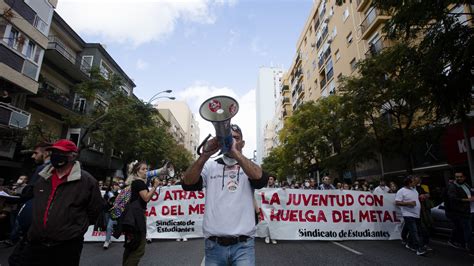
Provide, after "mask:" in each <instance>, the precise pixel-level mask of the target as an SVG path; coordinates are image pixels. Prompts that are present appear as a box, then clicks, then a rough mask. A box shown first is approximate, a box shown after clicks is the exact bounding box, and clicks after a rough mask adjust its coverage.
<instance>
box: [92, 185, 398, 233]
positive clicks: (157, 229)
mask: <svg viewBox="0 0 474 266" xmlns="http://www.w3.org/2000/svg"><path fill="white" fill-rule="evenodd" d="M255 198H256V201H257V205H258V207H259V208H260V210H261V215H260V217H259V220H260V222H259V224H258V226H257V236H258V237H265V236H270V237H271V238H272V239H281V240H391V239H400V231H401V215H400V213H397V211H398V210H397V207H396V206H395V194H381V195H374V194H372V193H369V192H359V191H345V190H326V191H321V190H300V189H269V188H264V189H261V190H257V191H255ZM204 200H205V199H204V192H203V191H196V192H193V191H184V190H182V189H181V186H172V187H162V188H160V189H159V190H157V192H156V193H155V195H154V196H153V198H152V199H151V201H150V202H149V203H148V205H147V212H146V216H147V237H149V238H157V239H158V238H161V239H173V238H184V237H186V238H198V237H203V233H202V221H203V216H204ZM84 238H85V241H104V239H105V232H97V231H93V226H90V227H89V230H88V231H87V233H86V234H85V236H84ZM112 239H113V240H114V241H123V237H121V238H120V239H119V240H116V239H114V238H113V237H112Z"/></svg>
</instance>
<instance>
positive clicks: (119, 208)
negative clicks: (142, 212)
mask: <svg viewBox="0 0 474 266" xmlns="http://www.w3.org/2000/svg"><path fill="white" fill-rule="evenodd" d="M131 197H132V186H127V187H125V188H124V189H122V191H120V193H119V194H118V195H117V197H116V198H115V201H114V205H113V206H112V208H110V218H112V220H118V219H119V218H120V216H122V213H123V211H124V210H125V206H127V204H128V203H129V202H130V198H131Z"/></svg>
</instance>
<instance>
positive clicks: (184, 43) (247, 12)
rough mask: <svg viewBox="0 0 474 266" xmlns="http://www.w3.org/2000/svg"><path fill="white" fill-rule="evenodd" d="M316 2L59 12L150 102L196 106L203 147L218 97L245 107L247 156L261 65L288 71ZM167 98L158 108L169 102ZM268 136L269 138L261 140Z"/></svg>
mask: <svg viewBox="0 0 474 266" xmlns="http://www.w3.org/2000/svg"><path fill="white" fill-rule="evenodd" d="M312 5H313V1H312V0H293V1H291V0H285V1H282V0H244V1H242V0H59V1H58V6H57V9H56V11H57V12H58V13H59V15H60V16H61V17H62V18H63V19H64V20H65V21H66V22H67V23H68V24H69V25H70V26H71V27H72V28H73V29H74V30H75V31H76V32H77V33H78V34H79V35H80V36H81V37H82V38H83V39H84V40H85V41H86V42H93V43H95V42H99V43H102V44H104V45H105V46H106V49H107V51H108V53H109V54H110V55H111V56H112V57H113V58H114V60H115V61H116V62H117V63H118V64H119V65H120V67H121V68H122V69H123V70H124V71H125V72H126V73H127V75H128V76H129V77H130V78H132V79H133V80H134V82H135V84H136V85H137V87H136V88H135V90H134V93H135V95H136V96H137V97H138V98H140V99H142V100H144V101H148V100H149V99H150V97H151V96H153V95H154V94H155V93H157V92H159V91H162V90H168V89H171V90H173V93H171V94H170V96H174V97H176V98H177V100H183V101H186V102H187V103H188V105H189V106H190V108H191V110H192V111H193V112H194V113H195V116H196V118H197V120H198V121H199V126H200V129H201V140H202V139H203V138H204V137H206V136H207V134H208V133H212V134H213V135H214V134H215V133H214V128H213V126H212V124H211V123H210V122H207V121H204V120H203V119H202V118H201V117H200V115H199V112H198V108H199V106H200V105H201V103H202V102H203V101H204V100H205V99H207V98H209V97H212V96H216V95H228V96H231V97H234V98H235V99H236V100H237V101H238V102H239V105H240V111H239V113H238V114H237V115H236V116H235V118H233V119H232V123H237V124H239V126H241V128H242V130H243V134H244V139H245V141H246V147H245V148H244V154H245V155H246V156H247V157H249V158H251V157H252V156H253V150H255V149H256V136H255V135H256V133H255V131H256V125H255V121H256V119H255V87H256V84H257V75H258V69H259V67H261V66H267V67H268V66H280V67H283V68H284V69H287V68H288V66H290V65H291V60H292V59H293V57H294V55H295V53H296V43H297V41H298V37H299V35H300V33H301V31H302V29H303V26H304V23H305V21H306V19H307V16H308V14H309V12H310V10H311V7H312ZM162 100H164V99H159V100H158V101H156V102H155V103H158V105H159V101H162ZM259 137H263V136H259Z"/></svg>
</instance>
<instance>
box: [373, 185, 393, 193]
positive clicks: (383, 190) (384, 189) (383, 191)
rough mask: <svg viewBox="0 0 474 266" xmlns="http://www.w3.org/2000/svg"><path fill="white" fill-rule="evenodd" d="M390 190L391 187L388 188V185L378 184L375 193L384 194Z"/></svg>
mask: <svg viewBox="0 0 474 266" xmlns="http://www.w3.org/2000/svg"><path fill="white" fill-rule="evenodd" d="M389 190H390V188H388V187H387V186H383V187H381V186H378V187H376V188H375V189H374V194H384V193H388V191H389Z"/></svg>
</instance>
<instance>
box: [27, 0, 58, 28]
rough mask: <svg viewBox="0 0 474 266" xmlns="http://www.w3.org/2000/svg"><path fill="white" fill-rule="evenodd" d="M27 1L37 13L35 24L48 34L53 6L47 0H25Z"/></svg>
mask: <svg viewBox="0 0 474 266" xmlns="http://www.w3.org/2000/svg"><path fill="white" fill-rule="evenodd" d="M25 3H26V4H27V5H28V6H30V7H31V9H33V10H34V11H35V13H36V14H35V20H34V22H33V26H35V28H37V29H38V30H39V31H40V32H41V33H43V34H44V35H46V36H47V35H48V31H49V24H50V23H51V18H52V17H53V11H54V9H53V6H52V5H51V4H50V3H49V1H47V0H25Z"/></svg>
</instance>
